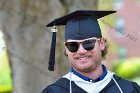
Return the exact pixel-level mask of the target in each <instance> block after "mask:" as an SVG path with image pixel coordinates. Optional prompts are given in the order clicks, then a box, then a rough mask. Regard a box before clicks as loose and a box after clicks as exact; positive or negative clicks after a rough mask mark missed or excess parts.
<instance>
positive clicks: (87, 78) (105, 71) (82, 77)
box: [71, 65, 107, 82]
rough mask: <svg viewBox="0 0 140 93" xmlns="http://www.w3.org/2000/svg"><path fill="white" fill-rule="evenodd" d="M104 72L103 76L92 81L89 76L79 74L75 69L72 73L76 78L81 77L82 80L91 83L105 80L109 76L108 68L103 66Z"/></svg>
mask: <svg viewBox="0 0 140 93" xmlns="http://www.w3.org/2000/svg"><path fill="white" fill-rule="evenodd" d="M102 70H103V74H102V75H101V76H100V77H98V78H96V79H91V78H89V77H87V76H84V75H82V74H80V73H78V72H77V71H76V70H74V69H73V68H72V69H71V72H73V74H75V75H76V76H78V77H80V78H81V79H83V80H85V81H89V82H98V81H100V80H102V79H104V77H105V76H106V75H107V70H106V67H105V66H104V65H102Z"/></svg>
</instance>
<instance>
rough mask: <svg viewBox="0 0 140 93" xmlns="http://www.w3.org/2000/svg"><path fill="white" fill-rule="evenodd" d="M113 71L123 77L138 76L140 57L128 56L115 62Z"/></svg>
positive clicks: (139, 75)
mask: <svg viewBox="0 0 140 93" xmlns="http://www.w3.org/2000/svg"><path fill="white" fill-rule="evenodd" d="M115 63H117V64H115V65H114V66H113V71H114V72H116V74H118V75H119V76H121V77H123V78H125V79H132V78H134V77H140V72H139V71H140V58H130V59H124V60H119V61H117V62H115Z"/></svg>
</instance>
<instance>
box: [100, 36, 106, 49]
mask: <svg viewBox="0 0 140 93" xmlns="http://www.w3.org/2000/svg"><path fill="white" fill-rule="evenodd" d="M105 41H106V39H105V38H101V40H100V49H101V50H104V49H105V46H106V42H105Z"/></svg>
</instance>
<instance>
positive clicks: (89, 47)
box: [83, 39, 96, 50]
mask: <svg viewBox="0 0 140 93" xmlns="http://www.w3.org/2000/svg"><path fill="white" fill-rule="evenodd" d="M95 43H96V40H95V39H92V40H86V41H84V42H83V47H84V49H86V50H92V49H93V48H94V46H95Z"/></svg>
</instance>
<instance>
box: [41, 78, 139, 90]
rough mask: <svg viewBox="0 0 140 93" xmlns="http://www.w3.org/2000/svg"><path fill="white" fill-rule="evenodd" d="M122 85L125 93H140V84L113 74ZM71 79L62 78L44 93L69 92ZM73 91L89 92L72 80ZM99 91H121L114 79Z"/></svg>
mask: <svg viewBox="0 0 140 93" xmlns="http://www.w3.org/2000/svg"><path fill="white" fill-rule="evenodd" d="M113 77H114V78H115V80H116V81H117V82H118V84H119V86H120V87H121V89H122V91H123V93H140V86H138V85H137V84H136V83H134V82H130V81H127V80H124V79H122V78H120V77H118V76H116V75H114V76H113ZM69 86H70V84H69V80H68V79H66V78H60V79H59V80H58V81H56V82H55V83H54V84H51V85H49V86H48V87H47V88H45V89H44V90H43V91H42V93H69ZM72 93H87V92H86V91H85V90H83V89H82V88H80V87H79V86H77V85H76V84H75V83H74V82H73V81H72ZM99 93H121V92H120V91H119V89H118V87H117V85H116V84H115V82H114V81H113V80H111V81H110V82H109V83H108V84H107V86H106V87H105V88H104V89H103V90H101V91H100V92H99Z"/></svg>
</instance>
